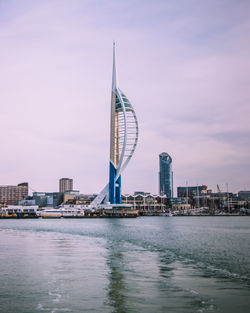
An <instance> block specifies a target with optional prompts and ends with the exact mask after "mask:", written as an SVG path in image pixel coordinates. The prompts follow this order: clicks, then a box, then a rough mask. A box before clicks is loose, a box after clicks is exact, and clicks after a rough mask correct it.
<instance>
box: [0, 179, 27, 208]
mask: <svg viewBox="0 0 250 313" xmlns="http://www.w3.org/2000/svg"><path fill="white" fill-rule="evenodd" d="M25 196H28V183H21V184H18V185H17V186H0V203H1V204H6V205H14V204H17V203H18V201H21V200H22V199H23V197H25Z"/></svg>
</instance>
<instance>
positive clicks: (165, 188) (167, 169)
mask: <svg viewBox="0 0 250 313" xmlns="http://www.w3.org/2000/svg"><path fill="white" fill-rule="evenodd" d="M159 168H160V171H159V194H160V195H162V196H163V195H166V196H168V197H169V198H171V197H173V172H172V158H171V156H170V155H169V154H168V153H166V152H162V153H161V154H160V155H159Z"/></svg>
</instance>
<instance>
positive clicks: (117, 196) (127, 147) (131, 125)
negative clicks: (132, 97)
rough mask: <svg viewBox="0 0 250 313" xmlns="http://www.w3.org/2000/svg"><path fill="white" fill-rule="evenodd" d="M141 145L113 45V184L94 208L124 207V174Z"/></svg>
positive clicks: (111, 157) (110, 164) (102, 192)
mask: <svg viewBox="0 0 250 313" xmlns="http://www.w3.org/2000/svg"><path fill="white" fill-rule="evenodd" d="M137 141H138V122H137V118H136V115H135V111H134V109H133V107H132V104H131V103H130V101H129V100H128V98H127V97H126V96H125V94H124V93H123V92H122V91H121V89H120V88H119V87H118V83H117V74H116V59H115V43H113V75H112V92H111V118H110V161H109V183H108V184H107V185H106V186H105V187H104V188H103V190H102V191H101V192H100V193H99V195H98V196H97V197H96V198H95V199H94V200H93V201H92V203H91V205H92V206H98V205H100V204H101V203H108V202H110V203H111V204H120V203H121V174H122V172H123V171H124V169H125V168H126V167H127V165H128V163H129V161H130V159H131V158H132V156H133V154H134V152H135V148H136V145H137Z"/></svg>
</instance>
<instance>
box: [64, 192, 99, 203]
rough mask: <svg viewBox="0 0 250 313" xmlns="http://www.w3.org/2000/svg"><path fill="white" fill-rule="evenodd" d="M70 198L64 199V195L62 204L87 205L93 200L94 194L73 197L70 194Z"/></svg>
mask: <svg viewBox="0 0 250 313" xmlns="http://www.w3.org/2000/svg"><path fill="white" fill-rule="evenodd" d="M71 196H72V197H68V198H65V194H64V204H65V205H66V204H68V205H88V204H90V203H91V202H92V201H93V200H94V199H95V198H96V196H97V195H96V194H75V195H74V196H73V195H72V194H71Z"/></svg>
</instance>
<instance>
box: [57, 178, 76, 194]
mask: <svg viewBox="0 0 250 313" xmlns="http://www.w3.org/2000/svg"><path fill="white" fill-rule="evenodd" d="M69 190H73V179H71V178H61V179H59V192H65V191H69Z"/></svg>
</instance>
